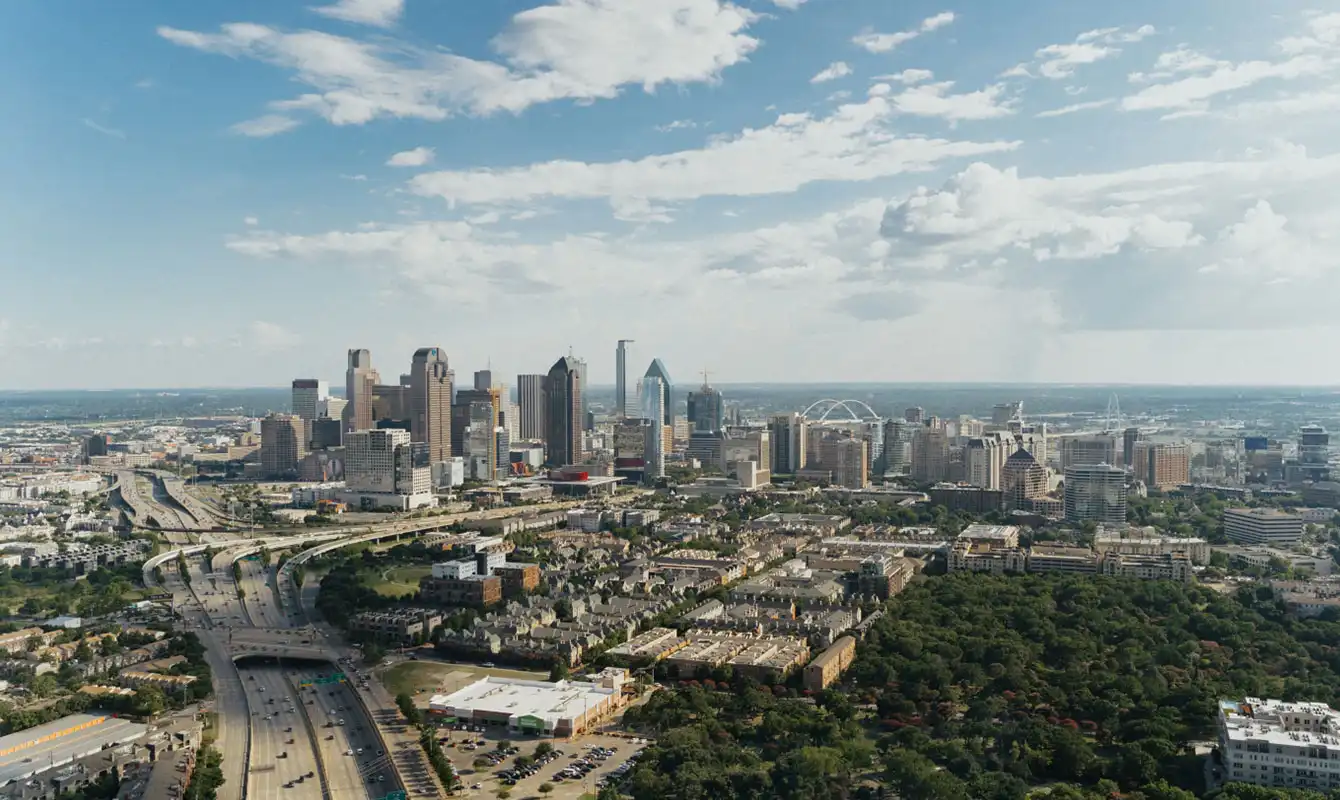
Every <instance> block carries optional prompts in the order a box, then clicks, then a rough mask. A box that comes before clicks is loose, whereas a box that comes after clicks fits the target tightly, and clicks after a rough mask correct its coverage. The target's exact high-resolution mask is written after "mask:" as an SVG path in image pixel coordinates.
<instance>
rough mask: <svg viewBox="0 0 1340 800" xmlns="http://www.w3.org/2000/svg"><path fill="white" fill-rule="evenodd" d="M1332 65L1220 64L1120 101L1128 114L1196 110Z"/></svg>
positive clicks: (1309, 60) (1306, 59)
mask: <svg viewBox="0 0 1340 800" xmlns="http://www.w3.org/2000/svg"><path fill="white" fill-rule="evenodd" d="M1334 68H1335V63H1334V62H1331V61H1328V60H1326V59H1324V58H1321V57H1319V56H1315V55H1300V56H1294V57H1292V58H1289V59H1287V60H1285V61H1244V62H1241V63H1237V64H1232V63H1221V64H1219V65H1218V66H1216V67H1214V68H1213V70H1211V71H1209V72H1204V73H1203V74H1199V75H1192V76H1189V77H1184V78H1180V79H1177V80H1174V81H1171V82H1168V83H1156V84H1154V85H1152V86H1148V87H1146V88H1144V89H1141V90H1140V91H1139V92H1136V93H1135V94H1133V95H1129V96H1127V97H1126V98H1124V99H1123V100H1122V101H1121V107H1122V108H1123V109H1125V110H1127V111H1150V110H1179V109H1188V110H1197V109H1200V108H1202V107H1203V105H1204V104H1205V103H1206V101H1208V100H1210V99H1212V98H1214V97H1216V96H1218V95H1221V94H1224V93H1226V92H1233V91H1237V90H1240V89H1246V88H1247V87H1249V86H1253V85H1255V84H1257V83H1260V82H1262V81H1266V80H1294V79H1297V78H1304V77H1313V76H1317V75H1322V74H1324V73H1326V72H1328V71H1330V70H1332V69H1334Z"/></svg>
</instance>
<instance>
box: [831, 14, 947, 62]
mask: <svg viewBox="0 0 1340 800" xmlns="http://www.w3.org/2000/svg"><path fill="white" fill-rule="evenodd" d="M954 19H955V16H954V12H952V11H942V12H940V13H939V14H936V15H935V16H933V17H927V18H926V19H923V20H922V21H921V24H920V25H918V26H917V27H916V28H913V29H912V30H910V31H898V32H897V33H877V32H875V31H871V30H866V31H862V32H861V33H858V34H857V35H855V36H853V37H852V43H853V44H855V45H856V46H858V47H863V48H865V49H866V50H868V51H869V52H871V53H887V52H889V51H890V50H893V49H894V48H896V47H898V46H899V45H902V44H906V43H907V42H910V41H912V40H913V39H915V38H917V37H918V36H920V35H922V34H923V33H930V32H931V31H935V30H939V29H940V28H943V27H945V26H946V25H949V24H951V23H953V21H954Z"/></svg>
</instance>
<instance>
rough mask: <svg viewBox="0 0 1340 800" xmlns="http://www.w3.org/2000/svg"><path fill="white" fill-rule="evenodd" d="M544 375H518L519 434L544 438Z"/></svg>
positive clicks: (525, 436) (523, 437)
mask: <svg viewBox="0 0 1340 800" xmlns="http://www.w3.org/2000/svg"><path fill="white" fill-rule="evenodd" d="M544 380H545V376H544V375H518V376H516V406H517V436H519V437H520V438H522V439H529V440H535V439H543V438H544V436H545V433H544Z"/></svg>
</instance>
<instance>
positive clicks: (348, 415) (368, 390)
mask: <svg viewBox="0 0 1340 800" xmlns="http://www.w3.org/2000/svg"><path fill="white" fill-rule="evenodd" d="M379 378H380V376H378V375H377V370H375V369H373V368H372V352H371V351H369V350H350V351H349V368H348V369H347V370H345V372H344V399H345V400H346V401H347V405H345V407H344V429H345V430H346V431H366V430H370V429H371V428H372V395H373V387H374V386H376V385H377V383H378V380H379Z"/></svg>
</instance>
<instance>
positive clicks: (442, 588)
mask: <svg viewBox="0 0 1340 800" xmlns="http://www.w3.org/2000/svg"><path fill="white" fill-rule="evenodd" d="M419 599H420V600H422V601H423V602H425V603H439V604H442V605H470V606H491V605H494V604H495V603H498V602H500V601H501V600H502V579H501V578H499V577H498V576H496V575H477V574H472V575H467V576H465V577H460V578H451V577H440V578H439V577H436V576H433V575H425V576H424V577H422V578H420V579H419Z"/></svg>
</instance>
